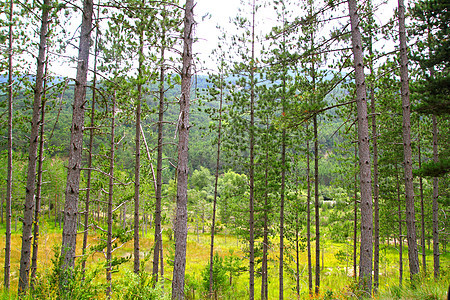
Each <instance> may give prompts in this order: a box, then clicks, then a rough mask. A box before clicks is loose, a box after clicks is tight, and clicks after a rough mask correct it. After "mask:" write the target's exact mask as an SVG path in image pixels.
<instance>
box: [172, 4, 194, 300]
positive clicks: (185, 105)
mask: <svg viewBox="0 0 450 300" xmlns="http://www.w3.org/2000/svg"><path fill="white" fill-rule="evenodd" d="M184 9H185V18H184V32H183V42H184V44H183V54H182V59H183V67H182V69H181V97H180V117H179V120H178V137H179V139H178V165H177V213H176V224H175V260H174V267H173V281H172V299H177V300H181V299H184V275H185V274H184V273H185V268H186V238H187V184H188V181H187V178H188V167H187V165H188V141H189V128H190V125H189V105H190V93H191V77H192V67H193V66H192V57H193V52H192V43H193V38H194V1H192V0H186V5H185V8H184Z"/></svg>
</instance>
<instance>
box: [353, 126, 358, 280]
mask: <svg viewBox="0 0 450 300" xmlns="http://www.w3.org/2000/svg"><path fill="white" fill-rule="evenodd" d="M355 133H356V131H355ZM355 135H356V134H355ZM357 161H358V147H357V145H355V170H357V168H358V165H357ZM357 246H358V172H356V171H355V178H354V188H353V278H354V279H355V280H356V279H358V263H357V252H356V251H357V248H358V247H357Z"/></svg>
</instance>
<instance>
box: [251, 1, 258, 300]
mask: <svg viewBox="0 0 450 300" xmlns="http://www.w3.org/2000/svg"><path fill="white" fill-rule="evenodd" d="M255 14H256V3H255V0H253V5H252V33H251V34H252V36H251V43H252V50H251V51H252V52H251V53H252V57H251V61H250V81H251V82H250V86H251V88H250V89H251V90H250V133H249V135H250V136H249V139H250V141H249V142H250V145H249V146H250V149H249V150H250V157H249V159H250V165H249V181H250V186H249V250H250V253H249V300H253V299H254V298H255V229H254V228H255V221H254V214H255V207H254V186H255V178H254V164H255V162H254V159H255V154H254V151H255V149H254V148H255V133H254V126H255V113H254V108H255V67H256V66H255Z"/></svg>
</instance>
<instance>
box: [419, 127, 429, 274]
mask: <svg viewBox="0 0 450 300" xmlns="http://www.w3.org/2000/svg"><path fill="white" fill-rule="evenodd" d="M418 131H419V141H418V147H417V148H418V149H417V150H418V155H419V169H420V168H422V153H421V147H420V142H421V135H420V122H419V130H418ZM419 190H420V214H421V225H422V226H421V229H422V234H421V237H420V243H421V244H422V268H423V273H424V274H427V256H426V249H425V247H426V246H425V207H424V196H423V179H422V177H419Z"/></svg>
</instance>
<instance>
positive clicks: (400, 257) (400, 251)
mask: <svg viewBox="0 0 450 300" xmlns="http://www.w3.org/2000/svg"><path fill="white" fill-rule="evenodd" d="M395 173H396V176H397V203H398V247H399V250H398V255H399V267H398V271H399V279H398V282H399V285H400V286H402V282H403V232H402V222H403V221H402V206H401V198H400V179H399V178H398V171H397V166H396V167H395Z"/></svg>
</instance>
